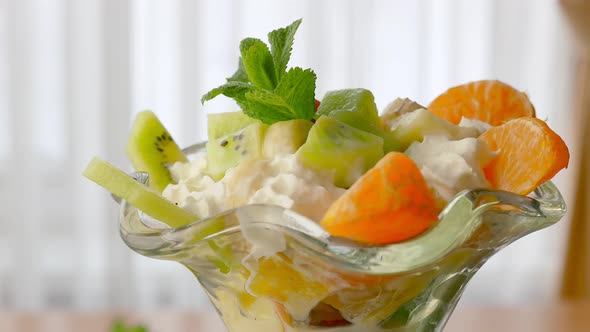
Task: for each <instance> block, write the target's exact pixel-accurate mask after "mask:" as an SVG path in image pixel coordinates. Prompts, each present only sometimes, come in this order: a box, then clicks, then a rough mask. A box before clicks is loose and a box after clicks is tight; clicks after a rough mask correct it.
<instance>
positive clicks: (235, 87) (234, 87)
mask: <svg viewBox="0 0 590 332" xmlns="http://www.w3.org/2000/svg"><path fill="white" fill-rule="evenodd" d="M253 89H255V87H254V86H253V85H252V84H249V83H244V82H239V81H233V82H228V83H226V84H224V85H222V86H220V87H217V88H215V89H213V90H211V91H209V92H207V93H206V94H204V95H203V97H201V103H202V104H204V103H205V102H206V101H209V100H211V99H213V98H215V97H217V96H219V95H220V94H223V95H224V96H226V97H229V98H233V99H235V100H236V101H237V102H238V104H239V103H240V102H243V101H244V100H245V99H244V95H245V94H246V93H247V92H248V91H251V90H253Z"/></svg>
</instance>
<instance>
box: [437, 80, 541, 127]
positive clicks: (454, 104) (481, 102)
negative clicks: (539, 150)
mask: <svg viewBox="0 0 590 332" xmlns="http://www.w3.org/2000/svg"><path fill="white" fill-rule="evenodd" d="M428 110H429V111H431V112H433V113H434V114H436V115H438V116H440V117H442V118H445V119H447V120H448V121H450V122H452V123H454V124H459V122H461V118H462V117H466V118H470V119H477V120H480V121H483V122H486V123H489V124H490V125H492V126H498V125H501V124H502V123H504V122H506V121H508V120H511V119H516V118H520V117H523V116H529V117H534V116H535V108H534V107H533V105H532V104H531V102H530V100H529V98H528V97H527V95H526V93H524V92H520V91H518V90H516V89H515V88H513V87H511V86H510V85H508V84H506V83H503V82H500V81H496V80H484V81H476V82H470V83H466V84H463V85H459V86H455V87H452V88H450V89H449V90H447V91H445V92H444V93H443V94H441V95H440V96H438V97H436V98H435V99H434V100H433V101H432V103H430V105H428Z"/></svg>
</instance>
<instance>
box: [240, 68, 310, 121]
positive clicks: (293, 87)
mask: <svg viewBox="0 0 590 332" xmlns="http://www.w3.org/2000/svg"><path fill="white" fill-rule="evenodd" d="M315 80H316V76H315V74H314V72H313V71H311V70H309V69H308V70H303V69H301V68H292V69H290V70H289V71H288V72H287V73H285V75H283V78H282V79H281V81H280V82H279V85H278V86H277V88H276V89H275V91H273V92H271V91H268V90H264V89H253V90H251V91H248V92H246V94H245V95H244V97H245V101H246V103H244V104H242V105H241V106H242V108H243V111H244V113H246V115H248V116H250V117H253V118H256V119H259V120H260V121H262V122H264V123H267V124H272V123H275V122H278V121H286V120H292V119H306V120H309V119H311V118H312V117H313V115H314V106H315V101H314V91H315Z"/></svg>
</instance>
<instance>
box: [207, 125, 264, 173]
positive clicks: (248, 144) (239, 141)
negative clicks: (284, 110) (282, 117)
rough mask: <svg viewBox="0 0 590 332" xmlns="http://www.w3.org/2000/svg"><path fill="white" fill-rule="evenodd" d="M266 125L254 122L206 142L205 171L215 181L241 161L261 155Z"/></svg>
mask: <svg viewBox="0 0 590 332" xmlns="http://www.w3.org/2000/svg"><path fill="white" fill-rule="evenodd" d="M267 128H268V125H265V124H263V123H261V122H255V123H253V124H251V125H249V126H248V127H246V128H244V129H242V130H239V131H237V132H235V133H232V134H230V135H227V136H224V137H220V138H218V139H214V140H210V141H208V142H207V145H206V149H207V173H208V174H209V176H211V178H212V179H214V180H215V181H217V180H219V179H221V178H222V177H223V176H224V175H225V171H227V170H228V169H229V168H231V167H234V166H237V165H238V164H239V163H240V162H241V161H245V160H250V159H256V158H261V157H262V146H263V143H264V135H265V133H266V129H267Z"/></svg>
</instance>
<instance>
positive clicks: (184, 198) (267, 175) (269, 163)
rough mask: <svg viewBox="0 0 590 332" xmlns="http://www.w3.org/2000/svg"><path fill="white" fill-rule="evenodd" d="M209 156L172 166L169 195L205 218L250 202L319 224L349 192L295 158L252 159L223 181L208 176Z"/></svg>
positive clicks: (230, 171)
mask: <svg viewBox="0 0 590 332" xmlns="http://www.w3.org/2000/svg"><path fill="white" fill-rule="evenodd" d="M206 167H207V161H206V158H205V157H204V156H202V157H199V158H197V159H195V160H194V161H192V162H190V163H175V164H174V165H172V166H171V167H170V173H171V174H172V178H173V179H174V181H175V182H176V183H177V184H171V185H169V186H168V187H166V189H165V190H164V192H163V195H164V197H166V198H167V199H169V200H171V201H172V202H175V203H177V204H178V205H179V206H180V207H183V208H185V209H187V210H189V211H191V212H193V213H195V214H196V215H198V216H199V217H201V218H206V217H208V216H211V215H214V214H217V213H220V212H223V211H225V210H227V209H231V208H236V207H239V206H244V205H247V204H269V205H278V206H281V207H283V208H287V209H291V210H293V211H295V212H298V213H300V214H301V215H304V216H306V217H308V218H310V219H312V220H315V221H319V220H321V218H322V217H323V215H324V213H325V212H326V210H327V209H328V207H329V206H330V205H331V204H332V202H334V201H335V200H336V199H337V198H338V197H340V196H341V195H342V194H343V193H344V192H345V190H344V189H341V188H338V187H336V186H334V185H333V184H332V179H331V178H326V177H323V176H320V175H319V174H317V173H315V172H313V171H312V170H310V169H308V168H306V167H305V166H303V165H302V164H301V163H299V162H298V161H297V158H296V156H295V155H294V154H289V155H282V156H276V157H274V158H273V159H258V160H247V161H243V162H240V164H238V165H237V166H236V167H233V168H231V169H229V170H227V172H226V175H225V176H224V177H223V178H222V179H221V180H219V181H218V182H215V181H213V179H211V178H210V177H209V176H208V175H207V174H206V172H205V170H206Z"/></svg>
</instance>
